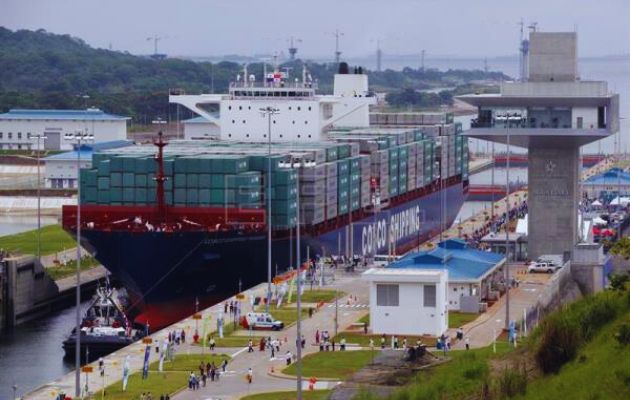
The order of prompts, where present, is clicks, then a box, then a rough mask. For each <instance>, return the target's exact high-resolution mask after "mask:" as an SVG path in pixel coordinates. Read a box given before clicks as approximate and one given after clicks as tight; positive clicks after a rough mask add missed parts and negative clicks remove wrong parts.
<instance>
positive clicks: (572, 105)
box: [458, 32, 619, 259]
mask: <svg viewBox="0 0 630 400" xmlns="http://www.w3.org/2000/svg"><path fill="white" fill-rule="evenodd" d="M526 62H527V63H528V71H529V72H528V76H527V79H526V80H525V81H523V82H504V83H502V84H501V89H500V93H498V94H478V95H477V94H471V95H464V96H459V97H458V98H459V99H460V100H462V101H464V102H466V103H468V104H471V105H473V106H476V107H477V109H478V116H477V118H476V119H475V120H473V121H472V124H471V129H470V130H469V131H468V132H466V133H465V134H466V135H467V136H469V137H473V138H477V139H483V140H488V141H492V142H497V143H504V144H505V143H508V142H509V144H510V145H512V146H518V147H524V148H526V149H528V153H529V163H528V174H529V183H528V187H529V194H528V208H529V216H528V253H529V257H530V258H531V259H535V258H537V257H538V256H540V255H543V254H567V253H569V254H573V249H574V246H575V245H576V244H577V242H578V231H579V226H578V222H577V221H578V202H579V200H580V197H581V193H580V189H579V188H580V186H579V181H580V171H581V161H580V146H583V145H585V144H588V143H591V142H594V141H596V140H600V139H604V138H606V137H608V136H610V135H612V134H614V133H616V132H617V131H618V130H619V95H617V94H613V93H610V92H609V91H608V86H607V83H606V82H603V81H586V80H581V79H580V77H579V75H578V64H577V34H576V33H575V32H553V33H552V32H531V33H530V45H529V56H528V59H527V60H526Z"/></svg>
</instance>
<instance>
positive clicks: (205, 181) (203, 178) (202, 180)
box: [199, 174, 212, 189]
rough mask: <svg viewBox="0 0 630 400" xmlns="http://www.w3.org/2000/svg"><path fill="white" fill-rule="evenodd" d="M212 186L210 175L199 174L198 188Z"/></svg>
mask: <svg viewBox="0 0 630 400" xmlns="http://www.w3.org/2000/svg"><path fill="white" fill-rule="evenodd" d="M211 186H212V175H210V174H199V188H208V189H209V188H210V187H211Z"/></svg>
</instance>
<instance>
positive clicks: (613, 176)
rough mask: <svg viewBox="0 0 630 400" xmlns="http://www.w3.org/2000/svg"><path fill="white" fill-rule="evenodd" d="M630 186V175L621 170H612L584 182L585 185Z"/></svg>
mask: <svg viewBox="0 0 630 400" xmlns="http://www.w3.org/2000/svg"><path fill="white" fill-rule="evenodd" d="M619 183H621V184H622V185H630V173H628V172H626V171H624V170H622V169H620V168H611V169H609V170H608V171H606V172H604V173H603V174H599V175H595V176H592V177H590V178H588V179H587V180H586V181H584V184H585V185H617V184H619Z"/></svg>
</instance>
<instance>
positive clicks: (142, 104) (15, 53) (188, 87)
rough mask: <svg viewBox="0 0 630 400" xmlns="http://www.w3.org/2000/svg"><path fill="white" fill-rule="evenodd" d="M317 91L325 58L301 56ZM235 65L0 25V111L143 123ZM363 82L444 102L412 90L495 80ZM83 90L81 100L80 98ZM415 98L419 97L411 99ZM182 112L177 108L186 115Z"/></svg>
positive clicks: (224, 81) (466, 75)
mask: <svg viewBox="0 0 630 400" xmlns="http://www.w3.org/2000/svg"><path fill="white" fill-rule="evenodd" d="M302 65H303V61H301V60H296V61H292V62H287V63H284V64H282V65H281V67H282V68H285V67H286V68H289V69H290V70H291V71H292V74H293V75H294V76H299V75H300V74H301V70H302ZM308 68H309V71H310V73H311V75H312V76H313V78H314V79H316V80H317V81H318V82H319V87H320V92H321V93H331V92H332V81H333V76H334V74H335V72H336V71H335V70H336V68H335V66H334V65H333V64H323V63H314V62H308ZM241 71H242V65H241V64H239V63H235V62H227V61H223V62H216V63H211V62H195V61H190V60H182V59H177V58H167V59H163V60H155V59H152V58H149V57H141V56H135V55H132V54H129V53H127V52H120V51H111V50H106V49H98V48H93V47H91V46H89V45H88V44H87V43H85V42H84V41H83V40H81V39H78V38H75V37H72V36H70V35H58V34H53V33H49V32H46V31H44V30H37V31H30V30H17V31H11V30H9V29H6V28H3V27H0V112H6V111H8V110H9V109H11V108H49V109H64V108H84V107H86V106H90V107H98V108H101V109H103V110H105V111H107V112H109V113H114V114H120V115H125V116H131V117H132V118H133V119H134V121H135V122H137V123H143V122H144V121H150V120H151V119H154V118H156V117H158V116H161V117H168V116H169V114H173V113H174V112H175V111H174V108H173V106H171V107H169V104H168V100H167V98H168V94H169V92H171V91H173V90H177V91H180V92H185V93H188V94H198V93H225V92H226V91H227V89H228V86H229V83H230V82H231V81H234V80H235V78H236V75H237V74H238V73H242V72H241ZM248 71H249V73H252V74H255V75H256V76H257V77H259V79H260V77H262V74H263V65H262V63H253V64H250V65H248ZM367 73H368V74H369V76H370V85H371V87H373V88H375V89H377V90H379V91H380V90H382V91H388V92H394V93H398V92H400V93H399V94H398V95H397V97H396V96H394V97H391V98H392V99H394V100H393V101H396V102H398V103H400V102H403V103H404V102H418V101H420V102H421V103H427V104H428V103H430V104H431V105H433V104H437V105H439V104H448V103H449V102H450V101H452V96H449V95H448V94H447V93H444V94H442V93H438V94H437V96H433V95H429V96H427V95H420V96H418V95H417V94H414V92H416V91H417V90H419V89H426V88H431V87H438V86H440V85H444V84H445V83H449V84H452V82H454V81H458V82H468V81H470V80H473V79H489V80H499V79H501V78H505V77H504V75H503V74H501V73H499V72H488V73H486V72H483V71H462V70H449V71H445V72H441V71H437V70H419V69H418V70H415V69H412V68H405V69H404V70H403V71H392V70H386V71H382V72H374V71H367ZM86 95H87V96H89V99H86ZM418 97H420V100H418ZM187 113H188V112H184V115H183V116H184V117H186V116H187V115H186V114H187Z"/></svg>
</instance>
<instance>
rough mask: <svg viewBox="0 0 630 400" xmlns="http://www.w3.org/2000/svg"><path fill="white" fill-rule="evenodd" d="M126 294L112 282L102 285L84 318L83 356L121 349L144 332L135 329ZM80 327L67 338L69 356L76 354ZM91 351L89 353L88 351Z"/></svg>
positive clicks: (64, 344) (92, 355) (66, 349)
mask: <svg viewBox="0 0 630 400" xmlns="http://www.w3.org/2000/svg"><path fill="white" fill-rule="evenodd" d="M124 300H125V296H124V295H123V293H122V292H121V291H119V290H117V289H114V288H111V287H110V286H109V285H105V286H98V287H97V289H96V294H95V295H94V299H93V300H92V303H91V304H90V307H89V308H88V310H87V311H86V313H85V315H84V317H83V320H82V322H81V344H80V345H81V358H82V359H83V358H85V359H88V361H89V360H90V359H92V360H94V359H96V358H98V357H101V356H104V355H107V354H109V353H112V352H114V351H116V350H118V349H121V348H123V347H125V346H128V345H129V344H131V343H133V342H134V341H136V340H138V339H140V338H141V337H142V336H144V332H142V331H141V330H136V329H133V327H132V325H131V323H130V322H129V320H128V319H127V316H126V315H125V312H124V311H123V303H124ZM75 348H76V327H75V328H74V329H73V330H72V333H71V334H70V336H69V337H68V339H66V340H65V341H64V342H63V349H64V351H65V357H66V358H71V357H74V355H75ZM88 354H89V355H88Z"/></svg>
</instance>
